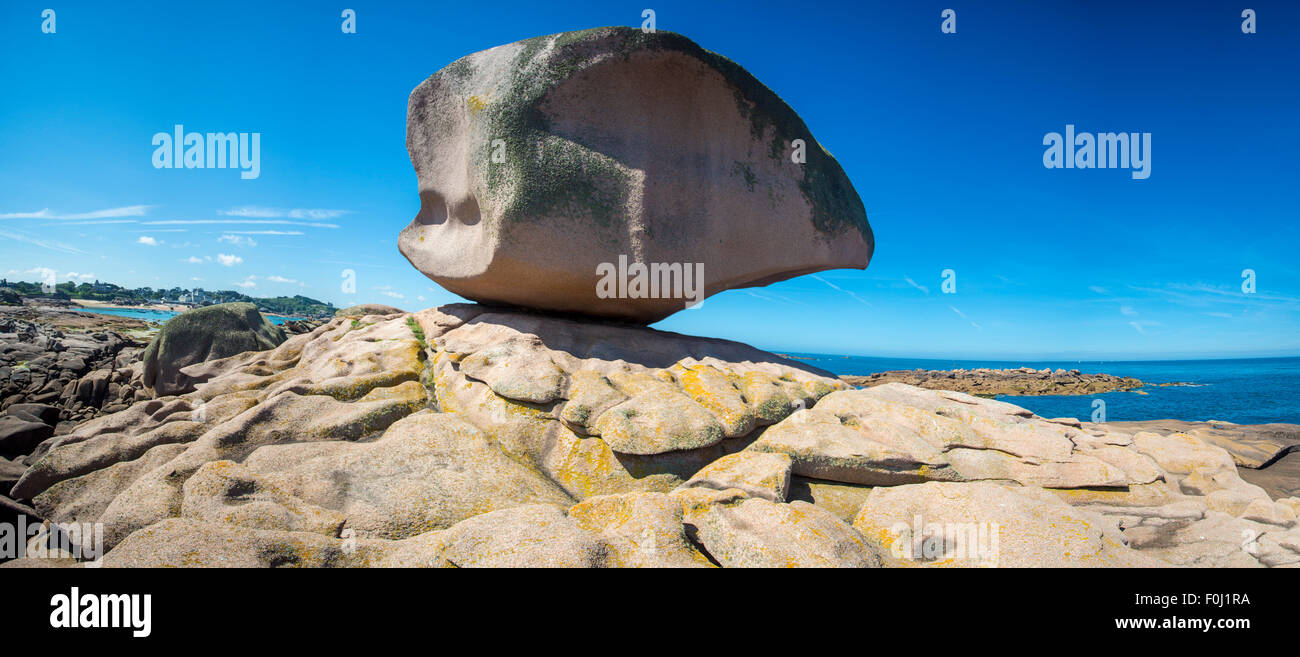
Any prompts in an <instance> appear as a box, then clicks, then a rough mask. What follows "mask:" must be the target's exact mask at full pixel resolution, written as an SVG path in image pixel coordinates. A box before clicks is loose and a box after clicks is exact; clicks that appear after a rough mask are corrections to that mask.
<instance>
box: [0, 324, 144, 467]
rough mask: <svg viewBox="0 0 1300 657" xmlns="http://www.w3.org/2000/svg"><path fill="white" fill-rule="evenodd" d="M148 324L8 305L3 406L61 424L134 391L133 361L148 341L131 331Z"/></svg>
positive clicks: (1, 335) (0, 379)
mask: <svg viewBox="0 0 1300 657" xmlns="http://www.w3.org/2000/svg"><path fill="white" fill-rule="evenodd" d="M110 327H111V328H110ZM144 328H145V324H144V323H143V322H140V321H137V320H132V319H125V318H118V317H112V316H110V315H96V314H92V313H84V312H76V311H73V310H64V309H56V308H46V307H34V306H22V307H18V308H8V307H6V308H0V411H6V412H7V414H8V415H9V416H13V417H18V418H20V419H24V420H27V421H32V422H40V423H43V424H47V425H50V426H57V425H58V424H60V422H64V421H66V422H78V421H81V420H85V419H88V418H90V417H93V416H95V415H96V414H98V413H99V412H100V410H101V409H102V408H104V407H108V406H113V405H115V404H117V403H119V402H121V401H123V400H129V399H133V398H134V396H135V388H134V387H133V386H134V385H135V382H134V380H133V379H132V378H131V377H130V373H131V371H130V368H129V363H130V362H132V361H134V360H135V357H136V355H137V354H138V353H139V351H140V349H139V347H138V346H136V345H137V343H136V342H135V340H134V338H133V337H130V336H128V335H127V334H126V333H128V332H132V333H133V332H139V331H141V330H143V329H144ZM114 329H120V330H121V331H122V332H118V330H114ZM32 446H33V445H30V444H29V445H27V446H25V447H24V449H29V448H30V447H32Z"/></svg>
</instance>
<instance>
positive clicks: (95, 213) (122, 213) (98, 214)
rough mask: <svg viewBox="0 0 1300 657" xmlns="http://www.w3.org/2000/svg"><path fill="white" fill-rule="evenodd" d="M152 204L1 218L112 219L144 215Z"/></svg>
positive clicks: (18, 213)
mask: <svg viewBox="0 0 1300 657" xmlns="http://www.w3.org/2000/svg"><path fill="white" fill-rule="evenodd" d="M152 207H154V206H152V205H128V206H125V207H120V208H106V209H104V210H92V211H90V212H74V213H67V214H65V213H59V212H50V209H49V208H45V209H43V210H38V211H36V212H7V213H4V214H0V219H110V218H116V217H143V216H144V215H145V213H146V212H148V211H149V208H152Z"/></svg>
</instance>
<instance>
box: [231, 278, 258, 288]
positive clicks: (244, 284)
mask: <svg viewBox="0 0 1300 657" xmlns="http://www.w3.org/2000/svg"><path fill="white" fill-rule="evenodd" d="M255 278H257V277H256V276H249V277H248V278H245V279H244V280H242V281H240V282H238V283H235V286H236V287H242V288H245V289H248V288H252V287H257V283H254V282H253V279H255Z"/></svg>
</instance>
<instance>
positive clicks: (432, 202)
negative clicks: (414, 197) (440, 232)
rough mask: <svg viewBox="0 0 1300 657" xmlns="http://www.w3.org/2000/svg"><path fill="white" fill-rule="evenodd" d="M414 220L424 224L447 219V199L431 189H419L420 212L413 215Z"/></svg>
mask: <svg viewBox="0 0 1300 657" xmlns="http://www.w3.org/2000/svg"><path fill="white" fill-rule="evenodd" d="M415 221H416V222H418V223H420V224H421V225H424V226H430V225H437V224H441V223H444V222H445V221H447V201H446V199H444V198H443V197H442V194H439V193H438V192H435V191H433V190H431V189H422V190H420V214H417V215H415Z"/></svg>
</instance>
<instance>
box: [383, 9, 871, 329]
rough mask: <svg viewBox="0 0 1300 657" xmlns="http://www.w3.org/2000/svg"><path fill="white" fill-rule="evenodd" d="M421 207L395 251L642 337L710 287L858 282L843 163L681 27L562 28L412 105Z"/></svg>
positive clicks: (461, 67)
mask: <svg viewBox="0 0 1300 657" xmlns="http://www.w3.org/2000/svg"><path fill="white" fill-rule="evenodd" d="M406 131H407V132H406V146H407V150H408V151H409V152H410V155H411V162H412V164H414V165H415V171H416V174H417V176H418V178H419V189H420V212H419V214H418V215H417V216H416V217H415V220H414V221H412V222H411V224H410V225H409V226H407V227H406V228H405V229H403V230H402V233H401V235H400V237H399V238H398V246H399V248H400V249H401V251H402V254H403V255H405V256H406V258H407V259H408V260H410V261H411V264H412V265H414V266H415V267H416V269H419V270H420V271H421V272H422V273H424V274H425V275H426V276H428V277H429V278H431V279H433V280H434V281H436V282H437V283H438V284H440V285H442V286H443V287H444V288H446V289H448V290H450V291H451V292H454V293H456V294H459V295H461V296H463V297H466V298H468V299H473V300H475V301H480V302H483V303H494V304H509V305H515V306H523V307H528V308H535V309H539V310H545V311H553V312H566V313H577V314H584V315H592V316H598V317H606V318H613V319H618V320H623V321H630V322H638V323H650V322H654V321H658V320H660V319H662V318H664V317H667V316H668V315H671V314H672V313H674V312H676V311H678V310H681V309H683V308H685V307H687V306H689V305H691V304H693V303H694V302H696V301H699V300H702V299H703V298H704V297H707V296H709V295H712V294H716V293H717V292H721V291H723V290H728V289H732V288H739V287H752V286H761V285H767V284H770V283H774V282H777V281H781V280H785V279H787V278H791V277H794V276H798V275H801V274H807V273H811V272H816V271H821V270H825V269H835V268H856V269H862V268H865V267H866V266H867V263H868V262H869V260H870V258H871V254H872V251H873V249H874V246H875V241H874V238H873V236H872V233H871V226H870V225H869V224H868V223H867V215H866V211H865V209H864V208H863V205H862V200H861V199H860V198H859V197H858V194H857V192H856V191H855V190H854V188H853V184H852V183H851V182H849V179H848V176H846V175H845V173H844V170H843V169H842V168H841V167H840V165H839V162H837V161H836V160H835V158H834V157H832V156H831V154H830V153H828V152H826V151H825V150H824V149H823V148H822V147H821V145H820V144H819V143H818V142H817V140H816V139H814V138H813V136H812V133H811V132H810V131H809V130H808V126H806V125H804V122H803V121H802V120H801V119H800V118H799V116H798V115H797V114H796V113H795V112H794V110H793V109H791V108H790V106H789V105H787V104H786V103H785V102H784V101H782V100H781V99H780V97H778V96H777V95H776V94H775V93H774V92H772V90H771V89H768V88H767V87H766V86H764V85H763V84H762V83H761V82H759V81H758V80H757V79H755V78H754V76H752V75H750V74H749V73H748V72H746V71H745V70H744V69H743V68H741V67H740V66H739V65H737V64H736V63H734V62H732V61H731V60H729V59H727V58H725V57H722V56H720V55H717V54H715V53H712V52H709V51H707V50H704V49H703V48H701V47H699V46H698V45H696V44H695V43H694V42H692V41H691V40H690V39H687V38H686V37H683V36H681V35H678V34H673V33H670V32H653V33H643V32H642V31H640V30H637V29H632V28H622V27H607V28H597V29H592V30H584V31H580V32H565V33H562V34H554V35H550V36H543V37H537V38H533V39H528V40H526V41H520V42H517V43H511V44H507V45H504V46H498V47H496V48H492V49H491V50H485V51H483V52H478V53H474V54H472V55H469V56H466V57H462V58H461V59H459V60H456V61H455V62H453V63H452V64H450V65H449V66H447V67H446V68H444V69H442V70H440V71H438V72H437V73H435V74H434V75H433V76H432V77H430V78H429V79H427V80H425V81H424V82H422V83H421V84H420V85H419V86H417V87H416V88H415V90H414V91H412V92H411V97H410V101H409V103H408V105H407V120H406Z"/></svg>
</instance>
